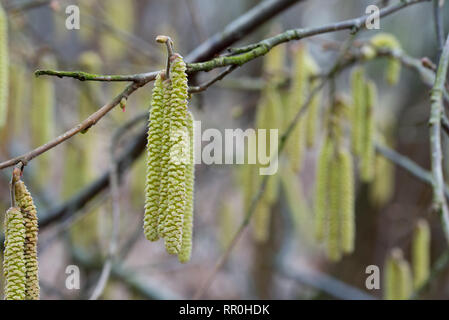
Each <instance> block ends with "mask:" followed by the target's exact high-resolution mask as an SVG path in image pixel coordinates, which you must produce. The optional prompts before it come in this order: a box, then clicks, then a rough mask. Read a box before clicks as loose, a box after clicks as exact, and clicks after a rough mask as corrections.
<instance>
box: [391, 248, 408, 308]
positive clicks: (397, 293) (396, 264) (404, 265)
mask: <svg viewBox="0 0 449 320" xmlns="http://www.w3.org/2000/svg"><path fill="white" fill-rule="evenodd" d="M384 281H385V283H384V288H385V291H384V298H385V299H386V300H407V299H409V298H410V295H411V293H412V282H413V280H412V274H411V271H410V265H409V264H408V262H407V261H405V260H404V257H403V253H402V250H401V249H399V248H395V249H393V250H392V251H391V254H390V255H389V257H388V258H387V262H386V265H385V278H384Z"/></svg>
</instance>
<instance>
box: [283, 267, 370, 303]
mask: <svg viewBox="0 0 449 320" xmlns="http://www.w3.org/2000/svg"><path fill="white" fill-rule="evenodd" d="M277 269H278V273H279V274H280V275H281V276H283V277H286V278H288V279H291V280H293V281H295V282H298V283H299V284H303V285H306V286H309V287H312V288H315V289H319V290H320V291H322V292H325V293H326V294H328V295H330V296H332V297H335V298H337V299H341V300H377V298H375V297H373V296H372V295H370V294H367V293H365V292H363V291H361V290H360V289H358V288H355V287H353V286H350V285H348V284H346V283H344V282H342V281H340V280H338V279H336V278H334V277H332V276H330V275H328V274H325V273H322V272H319V271H316V270H307V269H306V270H301V271H300V270H294V269H293V268H291V267H286V266H278V268H277ZM301 269H304V268H301Z"/></svg>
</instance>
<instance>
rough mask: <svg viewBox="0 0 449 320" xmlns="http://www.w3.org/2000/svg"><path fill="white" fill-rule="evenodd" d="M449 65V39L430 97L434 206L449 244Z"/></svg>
mask: <svg viewBox="0 0 449 320" xmlns="http://www.w3.org/2000/svg"><path fill="white" fill-rule="evenodd" d="M448 65H449V37H448V38H447V40H446V44H445V45H444V48H443V53H442V54H441V57H440V63H439V65H438V70H437V74H436V78H435V84H434V86H433V88H432V93H431V96H430V101H431V104H432V105H431V110H430V120H429V125H430V154H431V163H432V176H433V181H432V182H433V205H434V209H435V211H436V212H438V213H439V214H440V216H441V221H442V226H443V230H444V233H445V235H446V240H447V241H448V242H449V209H448V206H447V202H446V198H445V197H444V178H443V167H442V165H443V164H442V159H443V154H442V150H441V119H442V116H443V92H444V90H445V89H444V84H445V82H446V76H447V68H448Z"/></svg>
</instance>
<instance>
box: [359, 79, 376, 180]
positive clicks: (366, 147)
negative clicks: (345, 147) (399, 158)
mask: <svg viewBox="0 0 449 320" xmlns="http://www.w3.org/2000/svg"><path fill="white" fill-rule="evenodd" d="M365 90H366V93H365V99H366V103H365V112H364V119H363V122H362V123H363V127H362V128H363V131H362V132H361V134H362V137H363V142H362V146H361V147H362V150H361V151H362V153H361V155H360V156H361V158H360V160H361V161H360V178H361V180H362V181H363V182H371V181H372V180H373V178H374V170H375V149H374V130H375V122H374V108H375V106H376V104H377V88H376V85H375V83H374V82H372V81H368V82H367V83H366V86H365Z"/></svg>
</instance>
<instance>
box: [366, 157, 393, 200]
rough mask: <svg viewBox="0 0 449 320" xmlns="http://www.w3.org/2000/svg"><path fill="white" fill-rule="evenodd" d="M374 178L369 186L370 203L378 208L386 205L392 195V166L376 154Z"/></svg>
mask: <svg viewBox="0 0 449 320" xmlns="http://www.w3.org/2000/svg"><path fill="white" fill-rule="evenodd" d="M374 171H375V172H374V178H373V182H372V183H371V185H370V189H369V197H370V202H371V203H372V204H373V205H375V206H376V207H378V208H381V207H383V206H384V205H385V204H386V203H388V202H389V201H390V199H391V197H392V196H393V194H394V182H395V180H394V165H393V164H392V163H391V162H390V161H389V160H388V159H386V158H385V157H383V156H381V155H379V154H376V156H375V164H374Z"/></svg>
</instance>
